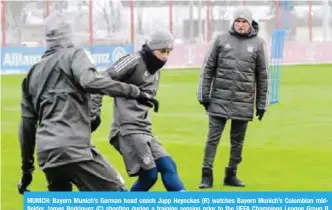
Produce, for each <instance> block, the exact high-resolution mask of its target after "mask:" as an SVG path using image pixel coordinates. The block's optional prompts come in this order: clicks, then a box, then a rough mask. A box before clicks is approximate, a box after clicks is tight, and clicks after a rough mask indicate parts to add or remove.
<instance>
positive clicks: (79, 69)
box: [71, 49, 141, 99]
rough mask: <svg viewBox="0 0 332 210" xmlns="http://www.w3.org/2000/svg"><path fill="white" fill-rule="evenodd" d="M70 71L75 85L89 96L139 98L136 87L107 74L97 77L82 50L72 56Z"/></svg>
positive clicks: (94, 69) (94, 68)
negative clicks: (78, 85) (89, 94)
mask: <svg viewBox="0 0 332 210" xmlns="http://www.w3.org/2000/svg"><path fill="white" fill-rule="evenodd" d="M71 69H72V72H73V76H74V79H75V80H76V81H77V83H78V84H80V86H81V87H82V88H83V89H84V90H85V91H87V92H89V93H91V94H100V95H108V96H112V97H126V98H130V99H137V98H139V97H140V94H141V91H140V89H139V88H138V87H137V86H135V85H132V84H126V83H123V82H119V81H116V80H114V79H112V78H111V77H110V76H109V75H107V74H104V75H99V74H98V72H97V71H96V67H95V65H94V64H93V63H92V62H91V61H90V59H89V58H88V56H87V54H86V52H85V51H84V50H83V49H79V50H77V51H76V53H75V54H74V55H73V58H72V64H71Z"/></svg>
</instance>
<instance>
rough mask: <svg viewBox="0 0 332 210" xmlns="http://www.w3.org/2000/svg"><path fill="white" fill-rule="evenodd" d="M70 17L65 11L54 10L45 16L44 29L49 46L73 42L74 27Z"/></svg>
mask: <svg viewBox="0 0 332 210" xmlns="http://www.w3.org/2000/svg"><path fill="white" fill-rule="evenodd" d="M69 20H70V18H69V17H67V16H66V15H65V14H63V13H59V12H54V13H51V14H50V15H49V16H47V17H46V18H45V21H44V30H45V37H46V38H45V39H46V45H47V47H53V46H57V45H59V46H68V45H72V44H73V29H72V25H71V23H70V22H69Z"/></svg>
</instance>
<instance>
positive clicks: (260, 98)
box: [256, 40, 269, 110]
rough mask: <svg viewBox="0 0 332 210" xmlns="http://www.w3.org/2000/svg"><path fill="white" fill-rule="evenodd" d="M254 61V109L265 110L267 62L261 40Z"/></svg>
mask: <svg viewBox="0 0 332 210" xmlns="http://www.w3.org/2000/svg"><path fill="white" fill-rule="evenodd" d="M257 53H258V54H257V61H256V109H263V110H267V107H268V104H269V73H268V71H269V61H268V55H267V51H266V45H265V42H264V41H263V40H262V41H261V43H260V45H259V48H258V51H257Z"/></svg>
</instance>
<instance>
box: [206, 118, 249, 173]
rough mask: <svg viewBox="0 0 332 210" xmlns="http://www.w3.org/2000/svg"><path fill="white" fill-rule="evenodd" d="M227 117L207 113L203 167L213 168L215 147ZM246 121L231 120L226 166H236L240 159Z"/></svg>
mask: <svg viewBox="0 0 332 210" xmlns="http://www.w3.org/2000/svg"><path fill="white" fill-rule="evenodd" d="M226 122H227V119H225V118H221V117H216V116H211V115H209V132H208V137H207V141H206V144H205V152H204V162H203V168H210V169H212V168H213V163H214V159H215V156H216V152H217V147H218V145H219V142H220V138H221V135H222V133H223V131H224V128H225V125H226ZM247 126H248V121H241V120H231V135H230V136H231V148H230V158H229V163H228V167H237V165H238V164H240V163H241V161H242V148H243V142H244V138H245V135H246V130H247Z"/></svg>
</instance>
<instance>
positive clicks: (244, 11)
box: [233, 7, 252, 24]
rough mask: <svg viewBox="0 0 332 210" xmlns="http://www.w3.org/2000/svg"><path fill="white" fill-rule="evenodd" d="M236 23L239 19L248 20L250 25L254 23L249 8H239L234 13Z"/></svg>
mask: <svg viewBox="0 0 332 210" xmlns="http://www.w3.org/2000/svg"><path fill="white" fill-rule="evenodd" d="M233 18H234V21H235V20H236V19H238V18H243V19H245V20H247V21H248V22H249V23H250V24H251V22H252V12H251V11H250V9H248V8H247V7H239V8H237V9H235V11H234V13H233Z"/></svg>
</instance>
